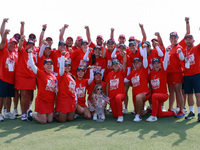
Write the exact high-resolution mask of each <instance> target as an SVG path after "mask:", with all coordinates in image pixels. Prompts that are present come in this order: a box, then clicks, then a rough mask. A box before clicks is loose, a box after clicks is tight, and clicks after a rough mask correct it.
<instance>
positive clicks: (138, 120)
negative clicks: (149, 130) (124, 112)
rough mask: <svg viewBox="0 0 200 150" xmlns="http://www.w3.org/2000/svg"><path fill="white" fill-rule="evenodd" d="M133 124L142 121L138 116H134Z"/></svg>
mask: <svg viewBox="0 0 200 150" xmlns="http://www.w3.org/2000/svg"><path fill="white" fill-rule="evenodd" d="M133 121H134V122H140V121H142V118H141V117H140V115H138V114H137V115H135V118H134V119H133Z"/></svg>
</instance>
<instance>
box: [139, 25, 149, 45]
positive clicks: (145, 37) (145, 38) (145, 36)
mask: <svg viewBox="0 0 200 150" xmlns="http://www.w3.org/2000/svg"><path fill="white" fill-rule="evenodd" d="M139 26H140V29H141V32H142V36H143V38H142V41H143V42H144V41H146V40H147V35H146V33H145V30H144V26H143V24H140V23H139Z"/></svg>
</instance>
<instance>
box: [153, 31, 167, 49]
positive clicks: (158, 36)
mask: <svg viewBox="0 0 200 150" xmlns="http://www.w3.org/2000/svg"><path fill="white" fill-rule="evenodd" d="M155 36H157V38H158V43H159V45H160V46H161V47H165V46H164V44H163V41H162V38H161V36H160V33H159V32H155Z"/></svg>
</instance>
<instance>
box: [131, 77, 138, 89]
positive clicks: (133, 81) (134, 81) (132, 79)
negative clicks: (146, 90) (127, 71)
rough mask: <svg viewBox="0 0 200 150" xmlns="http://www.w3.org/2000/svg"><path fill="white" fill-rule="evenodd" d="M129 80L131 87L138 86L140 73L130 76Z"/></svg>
mask: <svg viewBox="0 0 200 150" xmlns="http://www.w3.org/2000/svg"><path fill="white" fill-rule="evenodd" d="M131 82H132V85H133V87H136V86H139V85H140V75H138V76H137V75H136V76H135V77H132V78H131Z"/></svg>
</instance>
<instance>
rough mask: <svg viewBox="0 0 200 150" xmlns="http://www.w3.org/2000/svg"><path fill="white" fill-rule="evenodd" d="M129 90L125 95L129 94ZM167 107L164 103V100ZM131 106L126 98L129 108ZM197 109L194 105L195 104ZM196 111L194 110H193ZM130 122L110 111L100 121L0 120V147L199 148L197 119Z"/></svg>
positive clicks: (10, 149) (93, 149)
mask: <svg viewBox="0 0 200 150" xmlns="http://www.w3.org/2000/svg"><path fill="white" fill-rule="evenodd" d="M130 91H131V90H129V95H130V96H131V94H130ZM165 106H166V108H168V103H166V104H165ZM132 109H133V106H132V102H131V99H130V100H129V111H131V110H132ZM195 109H196V110H197V108H196V107H195ZM196 114H197V112H196ZM147 117H148V115H147V116H145V117H143V121H142V122H139V123H135V122H133V121H132V120H133V118H134V115H132V114H131V113H129V114H127V115H124V122H123V123H117V122H116V119H115V118H113V117H112V114H108V115H107V116H106V120H105V122H103V123H98V122H95V121H93V120H85V119H83V118H82V117H79V118H77V119H75V120H74V121H73V122H66V123H58V122H53V123H51V124H45V125H41V124H38V123H37V122H36V121H32V122H27V121H24V122H23V121H21V120H20V119H19V118H18V119H15V120H5V121H4V122H0V149H2V150H3V149H6V150H7V149H8V150H12V149H13V150H18V149H20V150H23V149H25V150H28V149H34V150H37V149H49V150H55V149H59V150H60V149H67V150H73V149H82V150H88V149H91V150H95V149H100V150H101V149H113V150H116V149H136V150H137V149H140V150H143V149H148V150H149V149H150V150H151V149H152V150H153V149H156V150H157V149H159V150H163V149H169V150H171V149H178V150H179V149H184V150H188V149H191V150H197V149H200V142H199V139H200V123H198V122H197V118H196V119H193V120H185V119H176V118H173V117H169V118H160V119H159V120H158V121H157V122H153V123H149V122H145V119H146V118H147Z"/></svg>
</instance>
